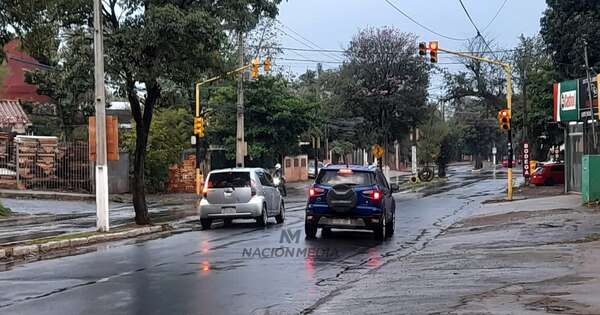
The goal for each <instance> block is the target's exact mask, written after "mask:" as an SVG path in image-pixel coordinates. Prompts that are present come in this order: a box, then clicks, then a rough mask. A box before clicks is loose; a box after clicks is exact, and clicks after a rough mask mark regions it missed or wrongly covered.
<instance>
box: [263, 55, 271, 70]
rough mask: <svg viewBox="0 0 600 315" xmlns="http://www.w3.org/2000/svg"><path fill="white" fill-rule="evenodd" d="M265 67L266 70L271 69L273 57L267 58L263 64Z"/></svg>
mask: <svg viewBox="0 0 600 315" xmlns="http://www.w3.org/2000/svg"><path fill="white" fill-rule="evenodd" d="M263 67H264V69H265V72H269V71H271V58H267V59H266V60H265V63H264V64H263Z"/></svg>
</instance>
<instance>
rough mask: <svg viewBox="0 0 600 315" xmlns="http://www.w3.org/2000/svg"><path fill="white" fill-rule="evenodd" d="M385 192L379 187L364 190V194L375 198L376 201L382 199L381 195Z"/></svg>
mask: <svg viewBox="0 0 600 315" xmlns="http://www.w3.org/2000/svg"><path fill="white" fill-rule="evenodd" d="M382 195H383V193H382V192H381V190H379V189H372V190H365V191H363V196H365V197H367V198H369V199H371V200H374V201H380V200H381V197H382Z"/></svg>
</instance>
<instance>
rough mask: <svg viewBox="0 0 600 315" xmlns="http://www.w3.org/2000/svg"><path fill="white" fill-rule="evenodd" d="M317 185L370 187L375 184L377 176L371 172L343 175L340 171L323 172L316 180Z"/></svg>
mask: <svg viewBox="0 0 600 315" xmlns="http://www.w3.org/2000/svg"><path fill="white" fill-rule="evenodd" d="M316 183H317V184H320V185H330V186H335V185H338V184H347V185H351V186H370V185H373V184H374V183H375V175H374V174H373V173H371V172H352V173H349V174H342V173H340V172H339V171H338V170H322V171H321V173H319V176H318V178H317V180H316Z"/></svg>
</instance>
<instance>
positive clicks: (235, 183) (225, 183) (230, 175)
mask: <svg viewBox="0 0 600 315" xmlns="http://www.w3.org/2000/svg"><path fill="white" fill-rule="evenodd" d="M208 183H209V187H210V188H231V187H233V188H238V187H250V186H251V185H250V173H249V172H224V173H212V174H210V176H209V177H208Z"/></svg>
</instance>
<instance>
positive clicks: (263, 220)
mask: <svg viewBox="0 0 600 315" xmlns="http://www.w3.org/2000/svg"><path fill="white" fill-rule="evenodd" d="M268 219H269V217H268V215H267V207H266V206H265V205H263V207H262V211H261V213H260V216H258V217H257V218H256V223H258V225H260V226H262V227H265V226H267V221H268Z"/></svg>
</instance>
